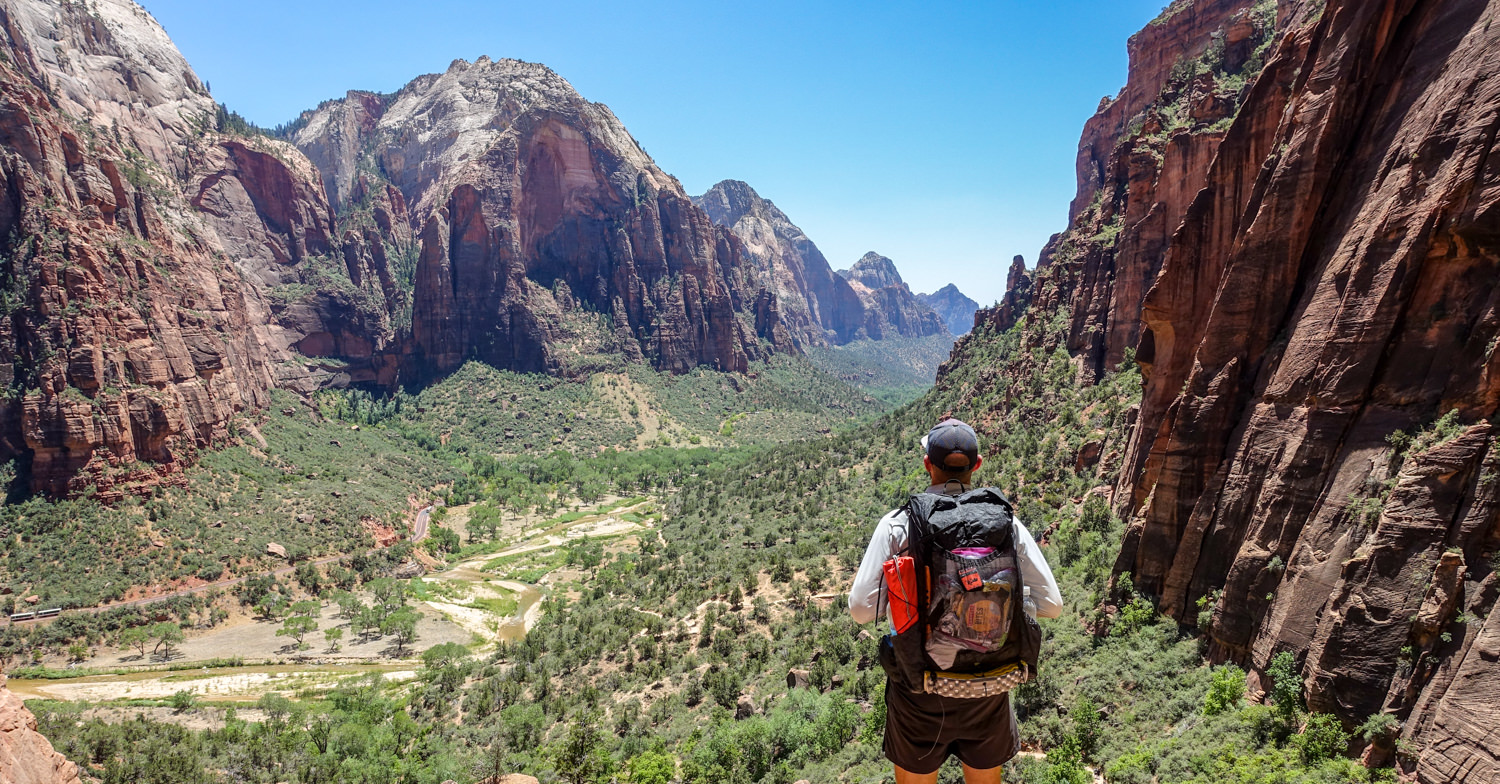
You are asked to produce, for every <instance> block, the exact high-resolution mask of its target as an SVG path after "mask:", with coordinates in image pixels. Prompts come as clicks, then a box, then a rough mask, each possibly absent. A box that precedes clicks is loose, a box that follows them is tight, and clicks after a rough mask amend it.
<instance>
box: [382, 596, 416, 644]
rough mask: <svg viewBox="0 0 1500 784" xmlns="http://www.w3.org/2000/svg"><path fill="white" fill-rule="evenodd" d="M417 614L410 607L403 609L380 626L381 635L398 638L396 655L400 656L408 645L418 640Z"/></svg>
mask: <svg viewBox="0 0 1500 784" xmlns="http://www.w3.org/2000/svg"><path fill="white" fill-rule="evenodd" d="M417 617H418V616H417V613H416V611H415V610H412V609H411V608H409V607H402V608H401V609H399V610H396V611H395V612H392V613H391V614H390V615H387V616H386V617H385V620H384V621H383V622H381V624H380V633H381V634H389V635H391V636H393V637H395V638H396V655H397V656H400V655H401V654H402V652H403V651H404V650H405V648H406V646H407V645H410V644H411V643H413V642H415V641H416V639H417Z"/></svg>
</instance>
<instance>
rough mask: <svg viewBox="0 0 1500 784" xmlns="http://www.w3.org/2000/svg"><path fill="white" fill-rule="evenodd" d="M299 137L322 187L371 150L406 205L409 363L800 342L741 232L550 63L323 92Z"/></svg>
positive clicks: (551, 367)
mask: <svg viewBox="0 0 1500 784" xmlns="http://www.w3.org/2000/svg"><path fill="white" fill-rule="evenodd" d="M294 138H295V140H296V142H297V144H298V145H299V146H300V147H301V149H302V150H304V151H305V152H306V153H307V154H308V155H310V156H311V157H312V160H313V161H314V162H315V163H316V164H317V165H318V166H319V167H320V168H321V170H322V172H323V176H324V180H325V182H327V183H329V184H330V187H331V188H332V190H333V192H334V193H336V194H340V195H342V194H343V193H344V192H345V191H346V190H347V188H348V186H347V185H346V183H348V182H349V181H350V180H351V178H352V177H353V176H354V174H353V172H354V170H355V169H356V168H357V167H358V165H359V163H360V162H361V161H366V160H367V161H369V162H371V163H373V164H374V166H373V168H376V169H378V170H379V171H380V172H382V174H383V176H384V177H386V178H388V180H389V183H390V186H391V187H393V188H394V189H396V190H397V191H398V192H399V193H400V194H401V196H402V198H403V199H404V202H405V203H406V204H407V205H410V210H409V212H408V218H409V221H410V227H411V229H412V230H413V231H414V232H415V233H416V235H417V237H418V240H417V242H418V245H419V246H420V253H419V256H418V261H417V264H416V270H415V281H414V286H413V294H412V296H413V308H412V322H411V340H410V342H409V344H408V345H407V346H406V347H405V348H404V350H403V351H404V353H405V354H406V355H407V358H406V359H405V360H403V361H404V362H405V363H407V364H408V366H409V372H413V373H415V374H417V375H425V376H431V375H433V374H437V373H442V372H446V371H448V370H451V369H453V368H455V367H457V366H458V365H459V364H461V363H462V362H463V361H465V360H467V359H470V358H477V359H482V360H484V361H487V362H490V363H492V364H494V365H497V366H499V367H505V368H512V369H517V370H529V371H547V372H562V373H568V372H585V371H587V370H588V369H589V366H588V365H587V364H586V363H585V364H582V365H580V364H579V362H578V360H577V359H576V357H578V356H591V355H599V354H623V355H624V356H626V357H634V358H645V359H647V360H649V361H651V362H652V363H653V364H654V365H656V366H657V367H658V368H661V369H664V370H671V371H674V372H686V371H688V370H690V369H692V368H694V367H697V366H699V365H708V366H711V367H715V368H719V369H723V370H744V369H746V367H747V366H748V363H749V362H750V361H751V360H754V359H758V358H760V357H762V356H763V355H764V354H765V352H766V349H765V348H763V343H762V341H765V345H769V346H770V347H771V348H772V349H791V348H793V347H794V345H795V344H796V342H797V341H796V340H795V339H794V338H793V337H792V335H791V334H790V333H789V332H788V331H787V328H786V327H785V325H784V324H783V320H782V318H781V313H780V301H779V300H778V299H777V298H776V297H775V296H773V295H771V294H770V291H771V284H770V281H769V280H768V279H767V278H766V276H765V275H763V274H760V272H759V271H757V270H755V269H744V268H743V265H742V263H741V258H742V256H743V255H744V249H743V245H742V243H741V241H740V239H739V238H738V237H736V236H735V235H734V234H733V233H731V232H730V231H729V230H727V229H724V228H722V227H719V226H715V225H714V223H713V222H712V221H711V220H710V219H709V217H708V215H707V214H706V213H704V212H703V211H702V210H701V209H699V208H698V207H696V206H694V205H693V203H692V202H691V201H690V200H689V198H688V197H687V195H686V194H685V193H684V192H683V190H682V187H681V185H679V184H678V182H677V181H676V180H675V179H674V178H672V177H670V176H668V175H667V174H665V173H664V172H662V171H661V170H660V169H659V168H658V167H657V166H656V164H655V163H654V162H652V160H651V158H650V157H649V156H647V155H646V153H645V152H644V151H642V149H641V148H640V145H639V144H637V143H636V141H635V140H634V139H632V138H631V137H630V134H629V133H628V132H627V131H626V130H625V128H624V126H623V125H621V124H620V121H619V120H618V119H616V118H615V116H614V114H613V113H611V112H610V111H609V109H608V108H607V107H605V106H603V105H601V104H595V103H590V102H588V101H585V100H584V99H583V98H582V97H580V96H579V95H578V93H577V92H576V91H574V90H573V88H572V86H571V85H569V84H568V83H567V82H566V81H565V80H563V79H562V78H561V77H559V76H558V75H557V74H555V73H553V72H552V71H551V70H549V69H547V68H546V67H544V66H541V65H535V64H531V63H523V62H519V61H515V60H499V61H491V60H490V59H489V58H484V57H482V58H480V59H479V60H478V61H476V62H474V63H469V62H465V61H463V60H457V61H454V63H453V65H452V66H451V67H450V68H449V69H448V70H447V71H446V72H444V73H442V74H430V75H427V76H422V77H419V78H418V79H416V80H414V81H413V82H412V83H411V84H409V85H407V86H406V87H405V88H403V89H402V90H401V91H399V92H397V93H396V94H395V95H393V96H390V97H388V98H381V99H376V98H374V97H372V96H370V95H368V94H363V93H351V94H350V95H349V97H347V98H346V99H344V100H342V101H334V102H330V103H327V104H324V105H323V106H322V107H319V108H318V109H317V110H315V111H313V112H311V113H310V114H308V115H306V116H305V117H304V120H303V126H302V127H301V128H300V129H299V130H298V131H297V133H296V135H295V137H294ZM339 206H340V209H341V210H343V209H345V207H346V204H345V203H340V205H339ZM804 308H805V304H804Z"/></svg>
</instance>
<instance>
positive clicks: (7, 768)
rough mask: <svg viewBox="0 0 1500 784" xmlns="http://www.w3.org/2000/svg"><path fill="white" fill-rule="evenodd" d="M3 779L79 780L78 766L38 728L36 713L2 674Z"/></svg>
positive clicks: (21, 782)
mask: <svg viewBox="0 0 1500 784" xmlns="http://www.w3.org/2000/svg"><path fill="white" fill-rule="evenodd" d="M0 781H4V782H7V784H79V783H80V779H79V777H78V766H77V765H74V764H73V763H72V762H69V761H68V760H67V758H66V757H64V756H63V755H61V754H58V753H57V752H56V751H55V750H53V748H52V744H51V743H49V742H47V739H46V738H44V737H42V735H41V733H39V732H37V725H36V717H35V716H33V715H31V711H29V710H26V705H25V703H23V702H21V698H20V697H17V696H16V695H15V694H14V693H12V692H11V691H10V690H9V689H7V688H5V676H3V675H0Z"/></svg>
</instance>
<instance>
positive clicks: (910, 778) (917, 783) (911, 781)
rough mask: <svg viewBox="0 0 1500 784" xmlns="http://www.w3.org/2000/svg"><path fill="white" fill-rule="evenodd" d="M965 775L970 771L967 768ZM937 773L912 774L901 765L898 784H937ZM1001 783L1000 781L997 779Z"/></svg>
mask: <svg viewBox="0 0 1500 784" xmlns="http://www.w3.org/2000/svg"><path fill="white" fill-rule="evenodd" d="M964 772H965V773H967V772H968V769H967V768H965V770H964ZM937 774H938V772H937V771H933V772H931V773H912V772H911V771H909V770H907V769H906V768H903V767H901V766H900V765H897V766H896V784H937ZM996 781H999V779H996Z"/></svg>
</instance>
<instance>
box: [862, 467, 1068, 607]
mask: <svg viewBox="0 0 1500 784" xmlns="http://www.w3.org/2000/svg"><path fill="white" fill-rule="evenodd" d="M964 489H966V490H967V489H968V488H964ZM927 492H929V493H939V494H941V493H943V487H942V486H941V485H934V486H932V487H929V488H928V489H927ZM1013 525H1014V526H1015V528H1014V531H1015V532H1014V536H1015V543H1016V560H1017V561H1018V562H1019V566H1020V568H1021V579H1022V580H1023V581H1024V582H1023V583H1022V584H1023V585H1026V586H1028V587H1030V588H1031V598H1032V601H1035V602H1036V614H1037V615H1039V616H1041V617H1043V618H1056V617H1057V616H1059V615H1061V614H1062V609H1063V603H1062V593H1061V592H1060V591H1058V590H1057V580H1056V579H1054V578H1053V577H1052V567H1050V566H1048V565H1047V558H1046V557H1045V556H1043V555H1042V549H1041V548H1040V547H1037V544H1036V540H1034V539H1032V538H1031V532H1030V531H1028V530H1026V526H1024V525H1022V524H1021V521H1020V520H1015V521H1014V522H1013ZM906 528H907V525H906V515H905V514H904V513H903V512H902V511H901V510H900V509H895V510H892V511H891V512H889V513H888V514H886V516H885V517H882V518H880V522H879V523H877V524H876V526H875V534H874V535H873V536H871V537H870V546H869V547H866V548H865V557H864V559H863V560H861V561H860V562H859V573H858V574H856V575H854V585H853V587H851V588H850V589H849V614H850V615H852V616H854V621H855V623H869V622H870V621H873V620H875V619H876V618H878V617H879V616H880V613H881V611H882V610H883V609H885V596H884V593H885V568H884V564H885V562H886V561H887V560H889V559H890V557H891V556H892V555H894V554H896V553H899V552H901V551H903V550H905V549H906Z"/></svg>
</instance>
